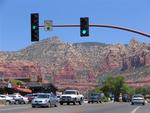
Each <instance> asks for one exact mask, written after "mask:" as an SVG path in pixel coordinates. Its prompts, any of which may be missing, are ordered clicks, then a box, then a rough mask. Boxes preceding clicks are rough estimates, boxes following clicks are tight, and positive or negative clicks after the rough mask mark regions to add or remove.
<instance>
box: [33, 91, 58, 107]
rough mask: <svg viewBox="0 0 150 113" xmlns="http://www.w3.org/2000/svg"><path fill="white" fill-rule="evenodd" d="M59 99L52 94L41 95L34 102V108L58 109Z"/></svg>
mask: <svg viewBox="0 0 150 113" xmlns="http://www.w3.org/2000/svg"><path fill="white" fill-rule="evenodd" d="M57 105H58V100H57V97H56V96H55V95H54V94H52V93H43V94H39V95H38V96H37V98H34V99H33V100H32V107H33V108H34V107H52V106H55V107H57Z"/></svg>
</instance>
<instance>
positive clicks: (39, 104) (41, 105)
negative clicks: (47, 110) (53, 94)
mask: <svg viewBox="0 0 150 113" xmlns="http://www.w3.org/2000/svg"><path fill="white" fill-rule="evenodd" d="M32 106H35V107H47V106H48V103H33V104H32Z"/></svg>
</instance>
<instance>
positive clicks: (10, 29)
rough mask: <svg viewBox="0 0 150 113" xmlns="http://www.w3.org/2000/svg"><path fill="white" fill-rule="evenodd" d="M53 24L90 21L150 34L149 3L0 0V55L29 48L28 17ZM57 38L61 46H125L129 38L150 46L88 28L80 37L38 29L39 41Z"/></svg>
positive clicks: (67, 31) (63, 30)
mask: <svg viewBox="0 0 150 113" xmlns="http://www.w3.org/2000/svg"><path fill="white" fill-rule="evenodd" d="M34 12H37V13H39V15H40V25H43V24H44V20H48V19H49V20H53V23H54V24H79V23H80V17H89V21H90V23H91V24H112V25H117V26H123V27H129V28H133V29H136V30H139V31H143V32H146V33H150V0H0V51H17V50H19V49H22V48H25V47H27V46H29V45H31V44H32V42H31V34H30V13H34ZM52 36H58V37H60V39H61V40H62V41H64V42H70V43H74V42H102V43H113V44H114V43H128V42H129V41H130V40H131V39H132V38H135V39H137V40H139V41H141V42H146V43H150V38H147V37H144V36H141V35H137V34H134V33H130V32H126V31H120V30H115V29H109V28H90V36H89V37H87V38H82V37H80V29H79V28H54V29H53V31H51V32H45V31H44V28H40V40H42V39H46V38H48V37H52Z"/></svg>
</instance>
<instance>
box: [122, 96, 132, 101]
mask: <svg viewBox="0 0 150 113" xmlns="http://www.w3.org/2000/svg"><path fill="white" fill-rule="evenodd" d="M122 101H123V102H130V101H131V99H130V96H129V95H128V94H124V95H123V96H122Z"/></svg>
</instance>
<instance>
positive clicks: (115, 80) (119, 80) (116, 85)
mask: <svg viewBox="0 0 150 113" xmlns="http://www.w3.org/2000/svg"><path fill="white" fill-rule="evenodd" d="M124 84H125V82H124V77H122V76H117V77H108V78H107V79H106V81H105V82H104V86H103V87H102V89H101V90H102V91H103V92H104V93H105V95H106V96H108V93H112V94H114V97H115V101H119V96H120V93H122V89H123V87H125V86H124Z"/></svg>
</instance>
